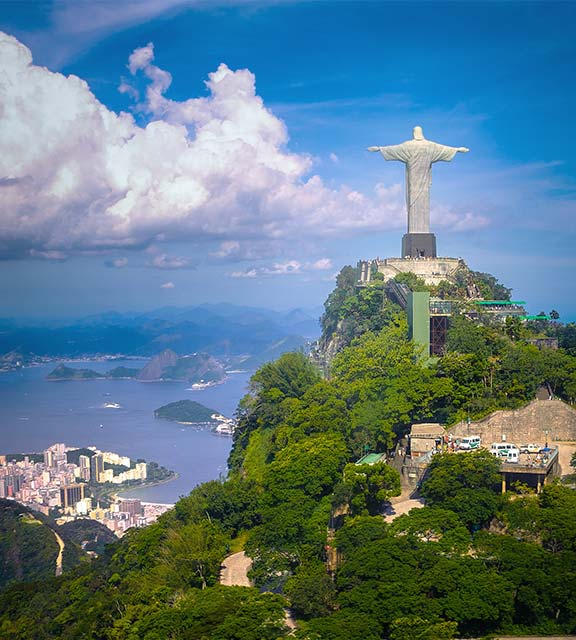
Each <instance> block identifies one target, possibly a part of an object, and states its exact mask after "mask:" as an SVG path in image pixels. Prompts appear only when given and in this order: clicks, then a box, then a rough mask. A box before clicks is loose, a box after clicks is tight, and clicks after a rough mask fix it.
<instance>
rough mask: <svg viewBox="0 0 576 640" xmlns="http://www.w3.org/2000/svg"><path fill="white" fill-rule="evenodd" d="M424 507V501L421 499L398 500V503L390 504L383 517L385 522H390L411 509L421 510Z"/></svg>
mask: <svg viewBox="0 0 576 640" xmlns="http://www.w3.org/2000/svg"><path fill="white" fill-rule="evenodd" d="M423 506H424V500H422V498H406V499H404V500H399V501H398V502H392V504H391V505H390V507H389V509H388V511H387V512H386V515H385V516H384V521H385V522H392V520H395V519H396V518H397V517H398V516H401V515H403V514H405V513H408V512H409V511H412V509H421V508H422V507H423Z"/></svg>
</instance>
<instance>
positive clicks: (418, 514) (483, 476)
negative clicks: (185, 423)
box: [0, 268, 576, 640]
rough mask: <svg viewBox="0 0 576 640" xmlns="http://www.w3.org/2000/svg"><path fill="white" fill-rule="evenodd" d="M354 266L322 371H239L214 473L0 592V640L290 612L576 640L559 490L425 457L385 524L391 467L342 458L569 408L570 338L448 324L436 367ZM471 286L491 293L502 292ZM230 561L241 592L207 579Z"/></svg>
mask: <svg viewBox="0 0 576 640" xmlns="http://www.w3.org/2000/svg"><path fill="white" fill-rule="evenodd" d="M352 271H353V270H351V269H350V268H345V269H344V270H343V271H342V272H341V274H340V276H339V277H338V281H337V287H336V289H335V291H334V292H333V293H332V294H331V295H330V297H329V299H328V301H327V303H326V313H325V315H324V318H323V330H324V335H323V339H322V340H323V343H324V345H325V346H326V345H327V344H328V343H329V342H330V341H334V340H336V339H338V340H339V341H340V345H341V347H340V348H339V349H338V350H337V351H338V352H337V353H336V354H335V355H334V357H332V358H330V361H329V370H328V372H327V374H325V375H321V374H320V372H319V370H318V368H317V367H316V366H315V365H314V364H313V363H312V361H311V360H310V359H309V358H307V357H306V356H305V355H303V354H302V353H287V354H284V355H283V356H281V357H280V358H279V359H278V360H277V361H275V362H272V363H268V364H265V365H264V366H262V367H261V368H260V369H259V370H258V371H257V372H256V373H255V374H254V375H253V376H252V378H251V383H250V389H249V393H248V394H247V395H246V396H245V397H244V399H243V400H242V401H241V403H240V406H239V408H238V413H237V419H238V428H237V430H236V432H235V435H234V444H233V448H232V452H231V454H230V459H229V467H230V473H229V476H228V479H227V480H225V481H212V482H208V483H205V484H203V485H200V486H199V487H196V488H195V489H194V490H193V491H192V492H191V493H190V494H189V495H188V496H186V497H184V498H182V499H180V500H179V501H178V503H177V504H176V506H175V508H174V509H173V510H172V511H170V512H168V513H166V514H164V515H163V516H162V517H161V518H160V519H159V520H158V521H157V523H155V524H154V525H151V526H149V527H147V528H145V529H139V530H130V531H129V532H128V533H127V535H126V536H125V537H124V538H123V539H122V540H121V541H120V542H118V543H115V544H113V545H111V546H109V547H108V548H107V551H106V553H105V554H103V555H102V556H101V557H100V558H98V559H97V560H96V561H94V562H93V563H92V564H90V565H86V564H81V565H80V566H78V567H77V568H75V569H74V570H72V571H69V572H68V573H66V574H65V575H64V576H62V577H61V578H52V579H51V580H49V581H44V582H42V583H32V584H19V585H13V586H11V587H9V588H8V589H6V590H5V591H4V592H3V593H2V594H0V637H2V638H6V639H11V638H13V639H16V638H18V639H24V638H26V639H27V638H30V637H34V638H39V639H43V638H63V639H67V638H70V639H72V638H74V639H77V638H96V639H100V638H102V639H118V640H120V639H134V640H136V639H138V640H140V639H145V640H160V639H162V640H163V639H166V638H171V639H182V640H184V639H190V640H192V639H194V640H196V639H200V638H202V639H204V638H206V639H214V640H267V639H274V638H282V637H285V636H286V635H287V634H288V629H287V628H286V626H285V625H284V607H286V606H289V607H291V609H292V612H293V614H294V616H295V618H296V619H297V621H298V628H297V630H296V631H295V633H294V635H293V636H292V637H294V638H296V639H297V640H360V639H362V640H381V639H390V640H417V639H421V640H424V639H426V640H441V639H449V638H453V637H479V636H482V635H486V634H490V633H496V632H506V633H509V634H512V635H514V634H516V635H518V634H525V633H531V634H539V635H551V634H559V633H563V632H566V633H574V632H576V595H575V594H576V493H575V492H574V491H573V489H572V488H571V487H570V486H569V485H564V484H561V483H559V482H558V483H554V484H550V485H548V486H546V487H545V488H544V490H543V492H542V493H541V494H540V495H535V494H533V493H530V491H529V490H528V489H527V488H525V487H522V486H517V487H516V491H515V492H513V493H511V494H507V495H506V496H502V495H501V494H500V483H499V475H498V468H499V467H498V465H499V462H498V460H497V459H496V458H494V457H492V456H490V455H489V454H487V453H485V452H482V451H478V452H472V453H467V454H461V455H454V454H443V455H437V456H435V457H434V459H433V462H432V464H431V465H430V467H429V473H428V476H427V478H426V479H425V480H424V482H423V484H422V487H421V495H422V497H423V498H424V499H425V500H426V506H425V507H424V508H422V509H419V510H414V511H412V512H411V513H409V514H407V515H403V516H400V517H398V518H397V519H395V520H394V521H393V522H391V523H386V522H385V521H384V519H383V518H382V514H383V513H384V511H385V508H386V504H387V501H388V500H389V499H390V498H391V497H393V496H397V495H399V493H400V477H399V474H398V473H397V472H396V471H395V469H394V468H392V467H391V466H388V465H386V464H385V463H378V464H375V465H372V466H368V465H356V464H355V462H356V461H357V460H358V459H359V458H360V457H361V455H362V454H363V453H365V452H366V451H378V452H386V451H389V450H390V449H392V447H393V446H394V444H395V443H396V442H397V440H398V438H399V437H400V436H403V435H404V434H405V433H406V432H407V430H408V429H409V427H410V425H411V424H412V423H414V422H427V421H438V422H442V423H446V424H450V423H454V422H455V421H457V420H459V419H461V418H463V417H467V416H471V417H477V416H481V415H484V414H485V413H487V412H489V411H492V410H493V409H496V408H512V407H518V406H521V405H522V404H524V403H526V402H528V401H530V400H531V399H532V398H533V397H534V394H535V392H536V390H537V389H538V388H539V387H540V386H542V385H547V386H548V387H549V388H550V389H551V390H552V391H553V393H554V394H555V395H556V396H557V397H559V398H561V399H563V400H565V401H567V402H574V399H575V398H576V354H575V353H574V347H575V344H574V331H573V329H571V328H570V325H567V326H566V327H564V326H563V325H560V324H559V323H557V322H550V321H544V320H538V321H536V322H535V323H525V322H524V323H521V322H519V321H518V322H515V321H510V322H506V323H503V324H500V325H498V324H495V323H492V322H490V321H488V320H487V321H486V322H472V321H470V320H468V319H467V318H466V317H465V316H464V315H462V316H460V317H455V318H454V319H453V322H452V326H451V329H450V331H449V336H448V345H447V352H446V354H445V355H444V356H443V357H442V358H439V359H437V360H435V361H433V362H426V361H423V360H422V359H421V358H418V357H417V356H418V353H417V348H415V346H414V345H413V344H412V343H411V342H410V341H409V340H408V337H407V326H406V321H405V318H404V315H403V313H402V312H401V311H400V309H399V308H398V307H397V306H396V305H395V304H393V303H392V302H391V301H390V299H389V298H388V296H387V293H386V287H385V286H384V283H383V282H382V281H381V280H379V279H378V278H376V279H375V281H374V283H373V284H372V285H371V286H370V287H366V288H364V289H360V290H358V289H356V288H355V287H354V286H353V285H354V282H352V277H351V272H352ZM481 275H483V276H484V275H485V274H481ZM477 279H478V280H479V281H480V280H481V278H480V277H479V276H478V278H477ZM484 280H485V281H487V283H488V284H486V286H491V287H492V290H491V292H490V295H491V297H496V296H495V295H494V294H495V292H498V293H499V294H500V295H501V296H502V295H503V294H505V293H506V290H496V291H495V289H494V288H495V287H498V286H501V285H499V284H498V283H497V281H495V279H493V280H490V278H484ZM412 284H414V283H412ZM451 295H453V294H452V293H451ZM508 296H509V292H508ZM541 335H554V336H555V337H557V338H558V340H559V344H560V347H561V348H559V349H557V350H553V349H542V350H539V349H538V348H537V347H536V346H534V345H532V344H531V343H530V339H531V338H533V337H537V336H541ZM239 549H245V550H246V552H247V554H248V555H249V556H250V557H251V558H252V559H253V566H252V570H251V578H252V580H253V582H254V584H255V587H254V588H245V587H224V586H220V585H218V575H219V570H220V564H221V562H222V560H223V558H224V557H225V556H226V555H227V554H229V553H230V552H231V551H236V550H239Z"/></svg>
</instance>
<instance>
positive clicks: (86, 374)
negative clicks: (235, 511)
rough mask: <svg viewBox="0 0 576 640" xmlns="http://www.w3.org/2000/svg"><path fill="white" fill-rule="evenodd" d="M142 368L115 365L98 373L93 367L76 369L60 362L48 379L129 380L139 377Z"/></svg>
mask: <svg viewBox="0 0 576 640" xmlns="http://www.w3.org/2000/svg"><path fill="white" fill-rule="evenodd" d="M139 373H140V369H134V368H131V367H115V368H114V369H110V371H106V372H105V373H98V371H94V370H93V369H75V368H74V367H67V366H66V365H64V364H59V365H58V366H57V367H56V368H55V369H53V370H52V371H51V372H50V373H49V374H48V375H47V376H46V380H109V379H116V380H127V379H134V378H137V377H138V374H139Z"/></svg>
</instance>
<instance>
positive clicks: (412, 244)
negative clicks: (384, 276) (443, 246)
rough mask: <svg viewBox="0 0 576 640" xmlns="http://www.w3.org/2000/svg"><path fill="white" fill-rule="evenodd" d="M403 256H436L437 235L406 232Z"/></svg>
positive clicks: (403, 240) (403, 242) (403, 239)
mask: <svg viewBox="0 0 576 640" xmlns="http://www.w3.org/2000/svg"><path fill="white" fill-rule="evenodd" d="M402 257H403V258H435V257H436V236H435V235H434V234H433V233H405V234H404V236H403V238H402Z"/></svg>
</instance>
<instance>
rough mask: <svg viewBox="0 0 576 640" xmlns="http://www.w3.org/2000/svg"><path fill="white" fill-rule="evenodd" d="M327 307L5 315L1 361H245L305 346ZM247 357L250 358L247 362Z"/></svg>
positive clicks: (253, 362) (218, 306)
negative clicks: (164, 356) (112, 357)
mask: <svg viewBox="0 0 576 640" xmlns="http://www.w3.org/2000/svg"><path fill="white" fill-rule="evenodd" d="M320 314H321V309H293V310H290V311H285V312H280V311H272V310H270V309H263V308H256V307H244V306H236V305H231V304H204V305H199V306H194V307H162V308H160V309H156V310H153V311H148V312H145V313H116V312H108V313H102V314H98V315H91V316H87V317H84V318H79V319H75V320H60V321H54V320H50V321H48V320H47V321H37V322H33V321H30V320H26V321H19V320H12V319H1V320H0V354H4V356H2V355H0V368H2V367H1V365H2V364H3V363H8V362H9V363H10V368H12V364H13V363H15V362H18V361H19V359H20V357H21V358H22V360H23V361H24V363H26V361H27V360H28V359H29V357H30V356H41V357H49V358H67V357H68V358H77V357H79V356H96V355H104V354H124V355H129V356H145V357H149V356H155V355H156V354H158V353H160V352H162V351H164V350H165V349H171V350H172V351H174V352H176V353H177V354H178V355H185V354H190V353H197V352H201V351H202V352H207V353H209V354H211V355H214V356H217V357H219V358H225V359H227V360H228V361H229V363H230V364H232V365H233V364H234V363H238V364H239V365H240V366H243V368H253V367H257V366H258V365H259V364H261V363H262V362H265V361H267V360H270V359H273V358H275V357H277V356H278V355H280V353H282V352H284V351H289V350H293V349H298V348H301V347H304V346H305V345H306V344H307V343H309V342H310V341H312V340H314V339H316V338H317V337H318V335H319V333H320V329H319V323H318V318H319V316H320ZM242 363H244V364H242Z"/></svg>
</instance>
